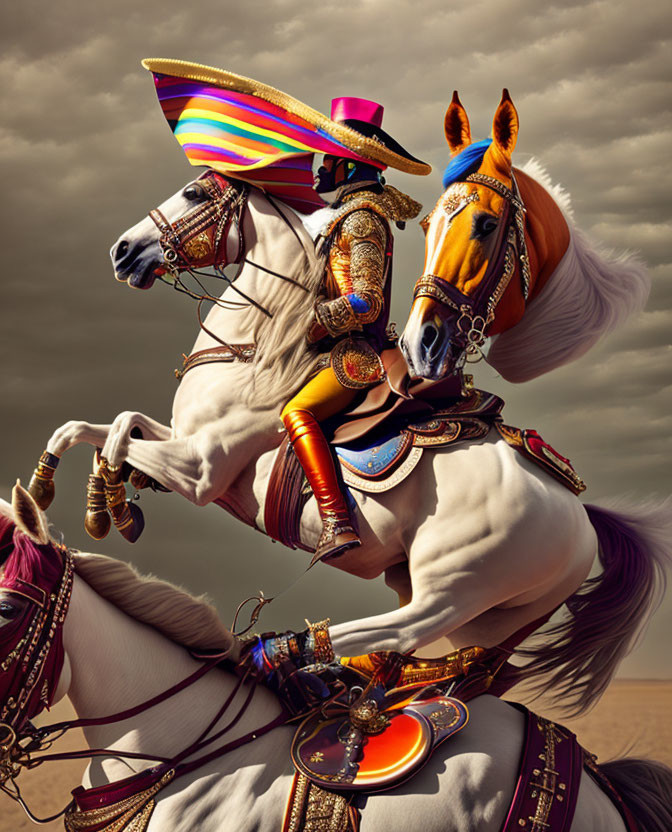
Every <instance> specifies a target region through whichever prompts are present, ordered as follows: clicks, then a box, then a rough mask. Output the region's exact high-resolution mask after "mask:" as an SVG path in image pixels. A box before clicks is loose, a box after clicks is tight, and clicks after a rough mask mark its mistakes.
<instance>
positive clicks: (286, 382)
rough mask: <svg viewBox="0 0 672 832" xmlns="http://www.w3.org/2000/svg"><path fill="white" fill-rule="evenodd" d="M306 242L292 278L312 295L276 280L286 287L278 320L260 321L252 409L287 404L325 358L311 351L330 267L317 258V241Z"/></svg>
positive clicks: (277, 299)
mask: <svg viewBox="0 0 672 832" xmlns="http://www.w3.org/2000/svg"><path fill="white" fill-rule="evenodd" d="M306 239H307V242H306V253H305V254H303V253H302V254H300V255H299V257H298V259H297V262H296V267H295V268H294V269H290V272H289V274H290V275H291V277H292V279H293V280H296V281H297V282H298V283H300V284H301V285H302V286H305V287H306V289H307V291H303V290H302V289H300V288H299V287H298V286H294V285H293V284H292V283H289V282H287V281H284V280H280V279H279V278H275V280H276V282H277V284H280V285H278V286H277V290H276V291H275V292H274V294H273V303H272V308H273V310H274V315H273V318H268V317H267V316H266V315H257V316H256V321H257V323H256V326H255V328H254V340H255V343H256V344H257V354H256V356H255V360H254V365H253V376H252V377H253V383H252V385H250V388H249V389H248V390H247V391H246V392H245V396H246V404H247V405H248V406H249V407H252V408H255V407H272V406H274V405H276V404H279V403H281V402H282V403H284V402H286V401H287V400H288V399H289V398H291V396H292V394H293V393H294V392H295V391H296V390H298V389H299V387H301V385H302V384H303V383H304V382H305V379H306V377H307V376H308V375H309V374H310V373H311V372H312V370H313V368H314V367H315V364H316V362H317V360H318V358H319V356H318V354H317V353H316V352H314V351H313V350H310V349H308V345H307V341H306V335H307V333H308V329H309V327H310V325H311V323H312V321H313V309H314V306H315V300H316V297H317V294H318V292H319V289H320V286H321V285H322V278H323V276H324V268H325V266H324V260H323V259H321V258H318V257H316V256H315V254H314V252H313V250H312V240H310V238H308V237H306Z"/></svg>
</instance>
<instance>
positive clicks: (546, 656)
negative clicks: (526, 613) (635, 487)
mask: <svg viewBox="0 0 672 832" xmlns="http://www.w3.org/2000/svg"><path fill="white" fill-rule="evenodd" d="M584 508H585V509H586V512H587V514H588V518H589V520H590V522H591V523H592V525H593V528H594V529H595V532H596V534H597V540H598V546H599V560H600V565H601V566H602V572H601V573H600V574H599V575H596V576H595V577H591V578H588V580H586V581H585V582H584V583H583V585H582V586H581V587H580V588H579V589H578V590H577V591H576V592H575V593H574V595H571V596H570V597H569V598H568V599H567V601H566V602H565V606H566V608H567V612H568V613H569V614H567V615H565V617H564V619H563V620H561V621H559V622H557V623H554V624H551V625H550V626H549V627H548V628H546V629H545V630H544V631H542V632H541V634H540V636H539V637H538V639H537V641H536V643H533V644H532V646H531V647H523V648H520V650H519V651H518V652H519V655H521V656H523V657H525V658H528V659H530V661H529V663H528V664H525V666H524V668H522V670H521V678H522V679H523V680H524V681H525V682H528V681H529V682H531V688H532V690H533V691H534V692H536V693H538V694H543V693H547V692H550V691H553V696H554V699H556V701H557V699H562V700H563V706H564V708H565V710H566V711H568V712H569V713H570V714H580V713H583V712H584V711H586V710H587V709H588V708H589V707H590V706H591V705H593V704H594V703H595V702H596V701H597V700H598V699H599V698H600V696H601V695H602V694H603V693H604V691H605V689H606V687H607V686H608V684H609V682H610V681H611V679H612V677H613V675H614V673H615V671H616V668H617V667H618V665H619V663H620V662H621V661H622V659H623V658H624V657H625V656H626V655H627V654H628V653H629V652H630V650H631V649H632V648H633V646H634V645H635V643H636V641H637V638H638V636H640V635H641V634H642V632H643V630H644V629H645V627H646V624H647V623H648V620H649V618H650V616H651V614H652V613H653V612H654V610H655V609H656V608H657V606H658V604H659V603H660V601H661V599H662V596H663V592H664V590H665V567H666V566H669V565H670V563H672V500H671V499H667V500H658V501H649V502H647V503H642V504H640V505H638V506H631V507H629V508H628V510H627V511H623V512H621V511H615V510H610V509H606V508H599V507H598V506H594V505H586V506H584ZM619 508H620V506H619Z"/></svg>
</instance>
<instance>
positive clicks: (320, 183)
mask: <svg viewBox="0 0 672 832" xmlns="http://www.w3.org/2000/svg"><path fill="white" fill-rule="evenodd" d="M343 181H345V162H344V160H343V159H339V158H338V156H325V157H324V159H323V160H322V165H321V167H319V168H318V170H317V173H316V174H315V190H316V191H317V192H318V194H323V193H328V192H329V191H333V190H335V189H336V188H338V186H339V185H342V184H343Z"/></svg>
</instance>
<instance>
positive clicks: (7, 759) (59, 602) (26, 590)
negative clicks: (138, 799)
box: [0, 544, 289, 824]
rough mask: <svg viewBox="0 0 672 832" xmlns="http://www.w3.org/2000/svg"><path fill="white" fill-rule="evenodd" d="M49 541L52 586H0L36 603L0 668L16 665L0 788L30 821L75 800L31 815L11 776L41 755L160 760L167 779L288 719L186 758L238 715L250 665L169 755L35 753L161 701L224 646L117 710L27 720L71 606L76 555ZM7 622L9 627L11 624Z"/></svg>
mask: <svg viewBox="0 0 672 832" xmlns="http://www.w3.org/2000/svg"><path fill="white" fill-rule="evenodd" d="M53 548H54V549H55V550H57V552H58V553H59V554H60V556H61V557H62V561H63V572H62V574H61V577H60V580H59V582H58V584H57V586H54V587H48V588H42V587H39V586H37V585H35V584H33V583H30V582H28V581H25V580H20V579H15V581H14V583H13V585H12V586H11V587H2V590H3V591H4V592H6V593H8V594H14V595H18V596H21V597H22V598H26V599H28V601H29V602H30V603H31V604H32V605H33V607H34V612H33V614H32V616H31V617H30V620H29V622H27V623H26V618H27V616H26V615H25V614H24V615H23V616H21V619H20V620H19V621H18V622H17V627H16V630H17V632H16V633H12V635H13V636H15V639H16V641H15V643H14V647H13V649H12V650H11V651H10V652H9V653H8V654H7V655H6V656H5V657H4V659H3V661H2V663H1V664H0V671H2V673H7V672H8V671H9V670H10V669H11V667H12V665H13V664H14V663H15V662H16V663H17V665H19V666H20V667H21V672H20V673H17V674H16V680H15V681H13V684H12V685H11V687H10V689H9V692H11V695H8V697H7V700H6V702H5V704H4V707H3V709H2V711H0V791H3V792H4V793H5V794H7V795H8V796H9V797H11V798H12V799H13V800H14V801H16V802H17V803H19V804H20V805H21V807H22V808H23V810H24V811H25V813H26V814H27V815H28V817H29V818H30V819H31V820H32V821H33V822H34V823H38V824H45V823H51V822H52V821H54V820H56V819H58V818H59V817H61V816H62V815H63V814H64V813H65V812H67V811H68V810H69V809H70V808H71V807H72V806H73V803H72V802H71V803H69V804H68V805H67V806H65V807H64V808H63V809H62V810H61V811H60V812H58V813H57V814H56V815H53V816H51V817H49V818H38V817H36V816H35V815H34V814H33V813H32V812H31V810H30V809H29V808H28V806H27V805H26V803H25V801H24V800H23V797H22V796H21V791H20V789H19V787H18V785H17V783H16V778H17V776H18V775H19V773H20V772H21V770H22V769H24V768H25V769H33V768H36V767H37V766H40V765H42V764H43V763H45V762H52V761H57V760H58V761H61V760H74V759H86V758H88V757H91V758H93V757H104V756H114V757H122V758H127V759H138V760H153V761H155V762H156V763H159V764H160V774H162V775H163V776H164V777H165V778H166V781H165V782H166V783H167V782H170V781H172V780H174V779H176V778H177V777H181V776H183V775H185V774H188V773H189V772H191V771H194V770H195V769H198V768H200V767H201V766H203V765H206V764H207V763H208V762H210V761H212V760H214V759H217V758H218V757H221V756H223V755H224V754H227V753H228V752H229V751H232V750H234V749H235V748H239V747H241V746H242V745H245V744H247V743H249V742H252V741H253V740H255V739H257V738H258V737H260V736H263V735H264V734H266V733H268V732H269V731H272V730H273V729H274V728H276V727H278V726H279V725H283V724H285V723H286V722H287V720H288V718H289V714H288V713H287V711H286V710H285V709H284V708H282V709H281V712H280V713H279V714H278V716H276V717H275V718H274V719H272V720H271V721H270V722H268V723H266V724H265V725H262V726H260V727H259V728H257V729H255V730H254V731H250V732H248V733H246V734H244V735H242V736H241V737H238V738H237V739H236V740H232V741H229V742H228V743H226V744H225V745H222V746H219V747H217V748H215V749H214V750H211V751H209V752H207V753H205V754H204V755H202V756H200V757H197V758H196V759H194V760H190V761H189V762H184V761H185V760H186V759H187V758H188V757H191V756H192V755H194V754H197V753H198V752H199V751H201V750H203V749H204V748H206V747H207V746H209V745H211V744H212V743H213V742H216V741H217V740H218V739H220V738H221V737H222V736H223V735H224V734H225V733H227V732H228V731H229V730H231V729H232V728H233V727H234V726H235V725H236V724H237V723H238V722H239V721H240V719H241V718H242V716H243V714H244V713H245V711H246V710H247V707H248V705H249V704H250V703H251V701H252V697H253V695H254V691H255V689H256V680H255V679H254V678H253V677H252V678H251V676H250V673H251V671H250V670H249V669H248V670H247V671H245V673H243V674H242V675H241V676H240V678H239V679H238V681H237V683H236V684H235V685H234V687H233V689H232V691H231V693H230V694H229V696H228V697H227V699H226V701H225V702H224V704H223V705H222V706H221V707H220V708H219V709H218V710H217V713H216V714H215V715H214V717H213V718H212V719H211V720H210V722H209V723H208V725H207V727H206V728H205V729H204V730H203V731H201V733H200V734H199V736H198V737H197V739H196V740H195V741H194V742H193V743H191V744H190V745H189V746H188V747H187V748H185V749H183V750H182V751H180V752H179V753H178V754H176V755H175V756H173V757H170V758H167V757H162V756H157V755H153V754H148V753H146V752H132V751H122V750H120V749H108V748H98V749H84V750H82V751H69V752H68V751H66V752H62V753H55V754H45V753H40V756H39V757H32V755H33V754H35V753H36V752H44V751H46V750H48V749H49V748H50V747H51V745H52V743H53V742H54V741H55V740H57V739H59V738H60V737H62V736H63V735H64V734H65V733H66V732H67V731H70V730H72V729H73V728H85V727H88V726H95V725H110V724H112V723H116V722H122V721H124V720H127V719H131V718H132V717H134V716H137V715H138V714H140V713H143V712H144V711H147V710H149V709H150V708H153V707H155V706H156V705H159V704H160V703H162V702H165V701H166V700H167V699H170V698H171V697H173V696H175V695H176V694H178V693H180V692H181V691H183V690H185V689H186V688H188V687H190V686H191V685H193V684H194V683H195V682H197V681H198V680H199V679H201V678H202V677H203V676H205V675H206V674H207V673H209V672H210V671H211V670H214V669H215V668H216V667H218V666H219V665H221V663H222V661H223V660H224V659H225V658H226V653H219V654H216V655H210V656H208V657H207V659H206V660H205V661H204V663H203V664H201V666H200V667H199V668H198V669H197V670H196V671H194V672H193V673H192V674H190V675H189V676H188V677H186V678H185V679H182V680H181V681H180V682H178V683H177V684H175V685H173V686H172V687H170V688H168V689H167V690H165V691H163V692H162V693H159V694H157V695H156V696H153V697H152V698H151V699H148V700H146V701H144V702H142V703H140V704H139V705H135V706H134V707H132V708H128V709H126V710H124V711H121V712H119V713H116V714H112V715H110V716H105V717H93V718H84V719H74V720H66V721H63V722H57V723H53V724H52V725H45V726H42V727H39V728H38V727H36V726H34V725H33V724H32V723H31V721H30V720H31V719H32V718H33V717H34V716H36V714H37V713H38V712H39V711H40V710H41V708H42V707H43V706H44V705H46V704H49V699H47V698H46V697H45V695H44V691H45V689H46V688H45V684H46V685H48V686H49V687H50V689H51V690H52V695H53V691H54V688H55V686H56V685H57V683H58V678H59V676H60V673H61V670H62V667H63V661H64V653H63V644H62V638H63V625H64V623H65V617H66V615H67V612H68V608H69V606H70V599H71V596H72V586H73V580H74V574H75V568H74V561H73V557H72V554H71V553H70V551H69V550H68V549H67V548H66V547H65V546H61V545H56V544H53ZM14 584H16V586H15V585H14ZM19 624H23V625H24V626H23V627H22V628H19V626H18V625H19ZM7 626H8V627H10V628H11V626H12V625H7ZM3 629H4V628H3ZM0 634H1V631H0ZM194 657H195V658H198V659H200V660H203V658H204V657H203V656H198V655H197V654H194ZM47 671H48V674H47ZM248 681H250V682H251V684H250V686H249V691H248V692H247V695H246V697H245V700H244V702H243V704H242V705H241V706H240V708H239V710H238V711H237V713H236V714H235V715H234V716H233V718H232V719H231V720H229V722H228V723H227V724H226V725H225V726H224V727H223V728H221V729H219V730H218V731H216V732H215V733H214V734H210V732H211V731H212V730H213V729H214V727H215V725H216V724H217V723H218V722H219V720H220V719H221V718H222V717H223V716H224V714H225V713H226V711H227V710H228V708H229V706H230V705H231V703H232V702H233V700H234V699H235V697H236V695H237V694H238V692H239V691H240V689H241V687H242V686H243V684H244V683H246V682H248ZM142 774H143V772H139V773H138V775H136V776H138V777H140V776H141V775H142ZM124 782H127V781H124ZM10 784H11V785H10Z"/></svg>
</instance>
